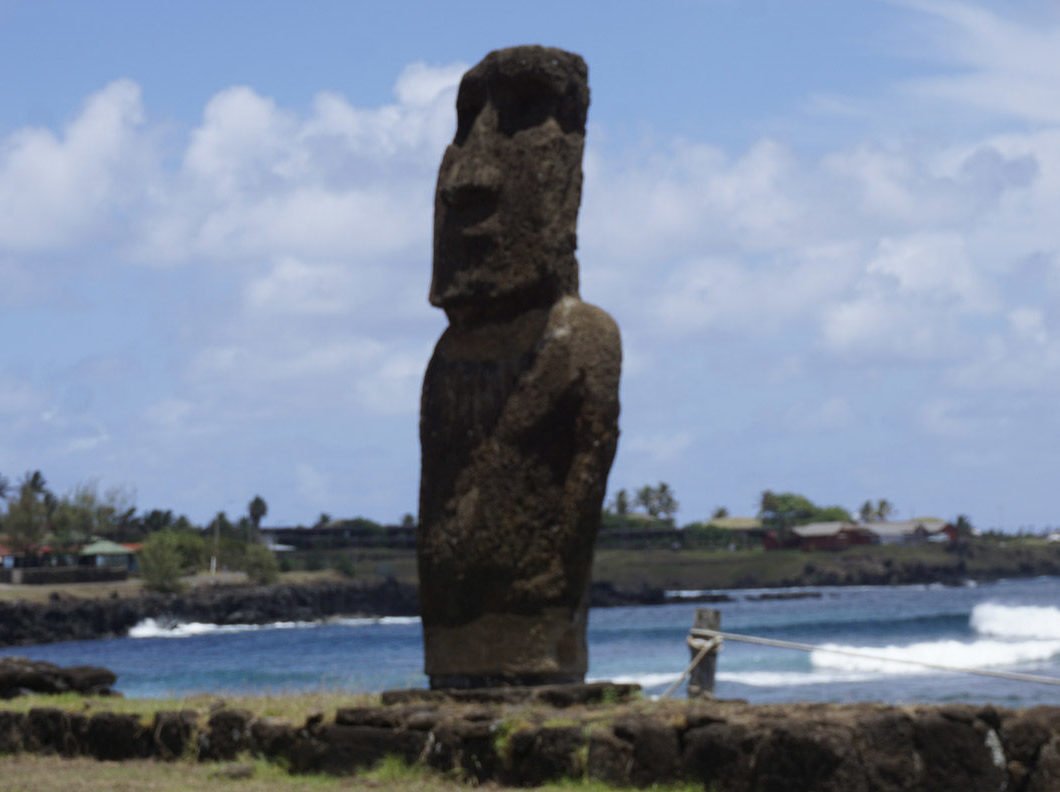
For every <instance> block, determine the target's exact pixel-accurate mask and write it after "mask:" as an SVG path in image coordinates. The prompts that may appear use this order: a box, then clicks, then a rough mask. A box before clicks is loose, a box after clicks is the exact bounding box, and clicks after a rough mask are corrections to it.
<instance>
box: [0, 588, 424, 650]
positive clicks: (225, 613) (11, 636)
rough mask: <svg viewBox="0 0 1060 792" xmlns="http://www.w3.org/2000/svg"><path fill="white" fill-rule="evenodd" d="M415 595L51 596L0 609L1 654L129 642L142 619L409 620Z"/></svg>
mask: <svg viewBox="0 0 1060 792" xmlns="http://www.w3.org/2000/svg"><path fill="white" fill-rule="evenodd" d="M418 612H419V600H418V597H417V593H416V587H415V586H413V585H410V584H407V583H399V582H397V581H394V580H388V581H385V582H383V583H381V584H377V585H364V584H361V583H357V582H350V583H346V582H341V581H324V582H320V583H307V584H302V585H288V584H281V585H276V586H204V587H201V588H197V589H192V590H191V591H188V592H187V593H185V594H173V595H160V594H145V595H143V596H139V597H129V598H115V599H75V598H73V597H61V596H58V595H53V597H52V599H51V601H49V602H47V603H40V604H38V603H30V602H0V646H17V645H24V644H34V643H51V642H54V641H78V640H88V639H92V638H107V637H114V636H122V635H126V634H127V633H128V632H129V630H130V629H131V628H132V627H133V626H135V625H136V624H137V623H139V622H141V621H143V620H144V619H148V618H151V619H172V620H174V621H188V622H192V621H194V622H205V623H209V624H268V623H270V622H276V621H312V620H314V619H323V618H327V617H329V616H338V615H371V616H414V615H415V614H417V613H418Z"/></svg>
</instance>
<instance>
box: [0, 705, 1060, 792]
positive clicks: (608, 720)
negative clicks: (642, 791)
mask: <svg viewBox="0 0 1060 792" xmlns="http://www.w3.org/2000/svg"><path fill="white" fill-rule="evenodd" d="M561 687H565V686H561ZM581 688H582V692H583V693H584V694H585V695H575V693H574V691H572V690H567V691H562V690H555V689H553V690H551V691H548V690H545V689H538V690H532V691H528V692H527V691H524V693H526V695H522V694H520V693H515V692H513V691H511V690H503V691H500V692H497V691H459V692H457V693H455V694H452V693H446V692H442V691H416V692H413V691H393V692H391V693H388V694H386V699H387V701H388V702H389V703H386V704H382V705H380V706H368V707H356V708H345V709H340V710H338V712H336V713H335V715H334V717H333V718H331V719H328V718H326V717H325V716H323V715H320V714H318V715H314V716H312V717H310V718H309V719H307V720H306V722H305V723H302V724H292V723H287V722H283V721H278V720H274V719H269V718H260V719H255V718H253V717H252V716H251V715H250V714H249V713H247V712H244V711H240V710H231V709H222V710H219V711H216V712H214V713H212V714H211V715H210V716H209V717H208V718H205V722H200V719H199V717H198V716H197V715H196V713H194V712H160V713H157V714H156V715H155V716H154V718H153V719H152V720H151V721H150V722H146V723H145V722H143V721H142V720H141V718H140V717H139V716H137V715H125V714H117V713H113V712H100V713H97V714H95V715H91V716H88V715H85V714H83V713H79V712H64V711H62V710H59V709H51V708H38V709H33V710H30V711H29V712H28V713H20V712H14V711H4V710H2V709H0V754H5V753H8V754H9V753H14V752H22V751H27V752H34V753H46V754H47V753H50V754H60V755H63V756H77V755H83V756H92V757H96V758H99V759H108V760H121V759H133V758H144V757H156V758H158V759H160V760H176V759H185V760H186V759H188V758H192V757H194V758H197V759H198V760H199V761H218V760H230V759H234V758H236V757H237V756H240V755H243V754H253V755H258V756H263V757H266V758H268V759H270V760H273V761H278V762H282V763H283V764H284V765H285V766H287V767H288V768H290V769H291V771H292V772H295V773H307V772H325V773H334V774H349V773H356V772H357V771H358V769H361V768H365V767H369V766H371V765H373V764H374V763H376V762H378V761H379V760H380V759H382V758H383V757H387V756H397V757H401V758H402V759H404V760H405V761H407V762H409V763H413V764H423V765H426V766H429V767H431V768H435V769H437V770H438V771H440V772H444V773H446V774H448V775H450V776H456V777H460V778H463V779H465V780H467V782H468V783H469V784H473V783H479V782H483V781H494V782H499V783H502V784H508V785H513V786H535V785H539V784H543V783H546V782H550V781H554V780H558V779H564V778H586V777H587V778H593V779H599V780H601V781H605V782H607V783H611V784H614V785H616V786H650V785H652V784H667V783H677V782H691V783H702V784H703V785H704V787H705V788H716V789H721V790H726V792H810V790H814V791H815V792H920V791H923V792H928V791H930V792H950V791H951V790H952V792H1002V791H1005V790H1007V791H1008V792H1055V790H1058V789H1060V708H1058V707H1037V708H1032V709H1027V710H1008V709H1000V708H995V707H992V706H971V705H950V706H904V707H896V706H885V705H879V704H851V705H834V704H786V705H768V706H754V705H749V704H747V703H744V702H739V701H703V702H687V701H665V702H653V701H645V700H642V699H636V698H631V695H632V694H633V692H634V691H633V690H631V689H630V686H619V685H614V686H609V685H587V686H581ZM616 695H617V696H625V697H626V700H625V701H619V702H617V703H616V702H615V701H613V698H614V697H615V696H616Z"/></svg>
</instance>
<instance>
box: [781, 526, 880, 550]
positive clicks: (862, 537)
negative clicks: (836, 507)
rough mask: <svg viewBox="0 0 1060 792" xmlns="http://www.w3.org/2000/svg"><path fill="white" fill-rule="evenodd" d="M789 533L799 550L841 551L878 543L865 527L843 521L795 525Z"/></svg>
mask: <svg viewBox="0 0 1060 792" xmlns="http://www.w3.org/2000/svg"><path fill="white" fill-rule="evenodd" d="M791 531H792V533H793V534H794V535H795V537H796V540H797V544H796V546H797V547H798V548H799V549H801V550H810V551H813V550H843V549H845V548H847V547H852V546H854V545H868V544H875V543H876V542H877V541H878V540H877V539H876V537H875V536H874V535H873V534H872V532H871V531H869V530H867V529H866V526H864V525H859V524H858V523H851V522H845V521H837V522H820V523H810V524H809V525H796V526H795V527H794V528H792V529H791Z"/></svg>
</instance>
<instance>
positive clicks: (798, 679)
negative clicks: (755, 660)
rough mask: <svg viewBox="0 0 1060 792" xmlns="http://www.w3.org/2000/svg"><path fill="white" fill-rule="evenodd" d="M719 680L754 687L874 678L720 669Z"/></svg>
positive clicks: (824, 673)
mask: <svg viewBox="0 0 1060 792" xmlns="http://www.w3.org/2000/svg"><path fill="white" fill-rule="evenodd" d="M716 678H717V680H718V681H719V682H734V683H737V684H740V685H750V686H752V687H767V688H768V687H792V686H798V685H825V684H828V683H831V682H863V681H865V680H866V679H872V678H873V675H871V674H860V673H843V672H839V673H835V672H834V673H828V672H825V671H719V672H718V674H717V677H716Z"/></svg>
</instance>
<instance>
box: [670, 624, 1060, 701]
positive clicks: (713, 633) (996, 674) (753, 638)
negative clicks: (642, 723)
mask: <svg viewBox="0 0 1060 792" xmlns="http://www.w3.org/2000/svg"><path fill="white" fill-rule="evenodd" d="M690 635H691V636H693V637H696V638H707V639H710V638H721V639H724V640H726V641H738V642H740V643H749V644H757V645H759V646H771V647H774V648H776V649H794V650H797V651H800V652H830V653H832V654H838V655H845V656H847V657H857V658H861V659H863V660H876V661H881V662H886V663H904V664H905V665H914V666H920V667H922V668H930V669H932V670H935V671H949V672H953V673H957V674H973V675H975V676H985V677H993V678H995V679H1007V680H1010V681H1013V682H1031V683H1034V684H1039V685H1054V686H1058V687H1060V678H1058V677H1051V676H1040V675H1038V674H1024V673H1021V672H1019V671H991V670H990V669H986V668H967V667H965V666H951V665H945V664H943V663H929V662H927V661H924V660H911V659H909V658H901V657H884V656H883V655H877V654H872V653H871V652H857V651H852V650H850V649H839V648H833V647H829V646H817V645H814V644H807V643H798V642H796V641H781V640H778V639H776V638H760V637H758V636H757V635H742V634H740V633H731V632H724V631H722V630H708V629H706V628H702V627H693V628H692V630H691V631H690ZM702 654H705V652H703V653H702ZM701 659H702V658H701V657H699V656H697V657H696V659H695V660H693V661H692V665H690V666H689V667H688V669H686V670H685V673H684V674H682V675H681V677H680V678H679V679H678V680H677V682H676V683H674V685H672V686H671V688H676V687H677V686H678V685H680V684H681V682H683V681H684V678H685V676H686V675H687V674H689V673H691V671H692V669H693V668H695V666H696V665H697V664H698V663H699V661H700V660H701ZM669 693H670V689H668V690H667V691H666V693H664V694H663V696H662V697H663V698H665V697H666V695H667V694H669Z"/></svg>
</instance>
